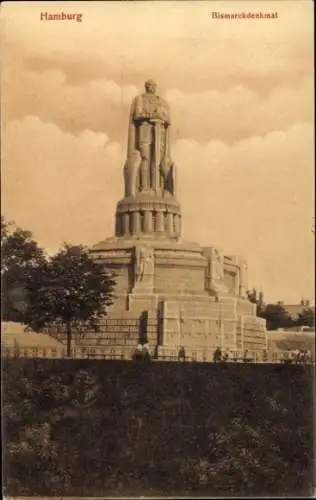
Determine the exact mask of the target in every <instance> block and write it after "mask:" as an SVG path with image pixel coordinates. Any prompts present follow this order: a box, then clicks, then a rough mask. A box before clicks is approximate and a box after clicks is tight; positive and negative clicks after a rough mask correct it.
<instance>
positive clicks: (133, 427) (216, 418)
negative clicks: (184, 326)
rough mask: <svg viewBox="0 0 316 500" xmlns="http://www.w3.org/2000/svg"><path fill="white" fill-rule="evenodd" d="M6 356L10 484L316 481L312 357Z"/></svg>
mask: <svg viewBox="0 0 316 500" xmlns="http://www.w3.org/2000/svg"><path fill="white" fill-rule="evenodd" d="M5 363H6V364H5V370H4V405H3V407H4V425H5V427H4V435H5V437H6V443H5V465H6V468H5V483H6V494H7V495H10V496H20V495H22V494H24V495H28V496H34V495H48V494H49V495H55V496H56V495H60V496H82V495H84V496H103V495H104V492H105V491H106V492H109V494H111V495H113V496H129V495H133V496H134V495H135V494H136V495H138V494H139V495H145V496H146V495H148V496H150V495H151V496H153V495H156V496H162V495H166V494H168V495H169V496H175V495H177V496H178V495H185V496H190V495H193V496H230V497H236V496H249V495H258V493H259V494H261V495H263V496H265V495H276V496H279V495H281V496H286V495H291V494H292V495H304V494H305V495H306V496H308V495H309V493H310V491H311V486H312V477H313V474H312V472H313V471H312V463H313V444H312V443H313V440H312V436H313V415H312V398H313V392H312V386H313V374H312V368H307V367H306V366H303V365H248V364H230V363H229V364H227V363H210V364H198V363H197V364H191V363H163V362H160V363H127V362H123V361H122V362H120V361H109V362H101V361H100V362H97V361H92V360H67V361H64V360H40V359H37V360H36V359H33V360H32V359H24V360H18V361H17V360H7V361H6V362H5Z"/></svg>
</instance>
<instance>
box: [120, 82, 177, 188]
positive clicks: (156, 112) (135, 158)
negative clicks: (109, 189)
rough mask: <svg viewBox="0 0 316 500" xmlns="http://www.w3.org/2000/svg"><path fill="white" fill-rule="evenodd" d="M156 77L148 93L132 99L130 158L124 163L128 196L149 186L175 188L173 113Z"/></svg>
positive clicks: (129, 133)
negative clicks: (171, 134) (159, 91)
mask: <svg viewBox="0 0 316 500" xmlns="http://www.w3.org/2000/svg"><path fill="white" fill-rule="evenodd" d="M156 89H157V85H156V84H155V82H154V81H153V80H148V81H147V82H146V83H145V93H144V94H141V95H139V96H137V97H135V99H134V100H133V102H132V105H131V110H130V120H129V130H128V147H127V161H126V164H125V167H124V177H125V196H134V195H135V193H136V192H137V191H144V190H148V189H152V190H155V191H157V190H161V191H162V192H164V191H169V192H170V193H172V194H174V190H175V165H174V164H173V162H172V160H171V159H170V154H169V150H170V147H169V129H170V113H169V106H168V103H167V102H166V101H165V100H164V99H162V98H161V97H159V96H158V95H156Z"/></svg>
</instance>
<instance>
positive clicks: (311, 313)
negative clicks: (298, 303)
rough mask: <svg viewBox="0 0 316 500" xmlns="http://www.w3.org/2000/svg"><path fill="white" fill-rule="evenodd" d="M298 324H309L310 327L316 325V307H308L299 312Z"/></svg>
mask: <svg viewBox="0 0 316 500" xmlns="http://www.w3.org/2000/svg"><path fill="white" fill-rule="evenodd" d="M296 324H297V325H298V326H309V327H310V328H312V327H315V309H313V308H312V307H307V308H305V309H303V311H302V312H301V313H299V315H298V318H297V321H296Z"/></svg>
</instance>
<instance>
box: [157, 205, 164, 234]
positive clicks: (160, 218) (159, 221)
mask: <svg viewBox="0 0 316 500" xmlns="http://www.w3.org/2000/svg"><path fill="white" fill-rule="evenodd" d="M156 228H157V229H156V231H157V232H158V233H163V232H164V231H165V226H164V220H163V212H162V211H160V210H159V211H158V212H157V213H156Z"/></svg>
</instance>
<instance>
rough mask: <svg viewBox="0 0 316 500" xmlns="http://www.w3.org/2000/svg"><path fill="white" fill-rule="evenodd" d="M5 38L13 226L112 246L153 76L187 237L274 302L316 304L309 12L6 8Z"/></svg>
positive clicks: (238, 5)
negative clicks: (129, 143)
mask: <svg viewBox="0 0 316 500" xmlns="http://www.w3.org/2000/svg"><path fill="white" fill-rule="evenodd" d="M46 12H47V13H48V14H49V13H51V14H55V13H62V12H64V13H68V14H69V13H71V14H82V21H81V22H77V21H76V20H72V21H45V20H41V13H44V14H45V13H46ZM212 12H219V13H242V12H245V13H248V12H254V13H259V12H262V13H277V17H276V18H274V19H230V20H229V19H218V18H217V19H214V16H213V15H212ZM42 17H43V16H42ZM1 33H2V37H1V44H2V57H1V64H2V78H1V87H2V88H1V90H2V92H1V101H2V102H1V104H2V115H1V119H2V168H1V174H2V179H1V180H2V183H1V190H2V213H3V214H4V215H5V217H6V218H7V219H8V220H14V221H15V223H16V224H17V225H19V226H20V227H23V228H25V229H29V230H31V231H32V232H33V234H34V237H35V238H36V239H37V241H39V243H40V244H41V245H43V246H44V247H45V248H46V249H47V250H48V251H55V250H56V249H58V247H60V245H61V244H62V243H63V242H64V241H67V242H69V243H73V244H78V243H81V244H84V245H92V244H94V243H97V242H98V241H100V240H103V239H105V238H106V237H110V236H112V235H113V232H114V213H115V207H116V203H117V201H118V200H119V199H121V198H122V196H123V177H122V168H123V165H124V161H125V154H126V139H127V125H128V113H129V106H130V103H131V99H132V98H133V97H134V96H135V95H137V94H139V93H141V92H142V91H143V84H144V82H145V80H147V79H148V78H154V79H155V80H156V82H157V84H158V93H159V95H161V96H163V97H164V98H166V99H167V100H168V102H169V104H170V108H171V118H172V132H171V140H172V144H171V154H172V157H173V160H174V161H175V163H176V165H177V178H178V193H177V198H178V200H179V202H180V204H181V208H182V214H183V238H184V239H186V240H191V241H197V242H199V243H200V244H201V245H204V246H215V247H218V248H220V249H222V250H223V251H224V252H225V254H227V255H234V254H236V255H242V256H244V257H245V258H246V259H247V261H248V270H249V277H248V282H249V286H250V287H252V286H253V287H256V288H258V289H262V291H263V292H264V296H265V298H266V300H268V301H277V300H282V301H284V302H285V303H288V304H289V303H297V302H299V301H300V299H301V298H303V297H304V298H305V299H310V300H312V301H314V281H315V280H314V276H315V270H314V245H315V240H314V238H315V235H314V233H313V231H312V227H313V217H314V188H313V185H314V126H313V109H314V103H313V99H314V91H313V85H314V81H313V80H314V73H313V5H312V2H311V1H309V0H294V1H293V0H291V1H287V0H280V1H278V2H277V1H268V0H266V1H262V2H261V1H256V2H250V1H246V2H240V1H238V0H233V1H209V2H207V1H205V2H198V1H195V2H180V1H179V2H172V1H170V2H166V3H165V2H102V3H101V2H88V1H86V2H27V1H26V2H23V3H19V2H8V3H6V2H4V3H3V4H2V7H1Z"/></svg>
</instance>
